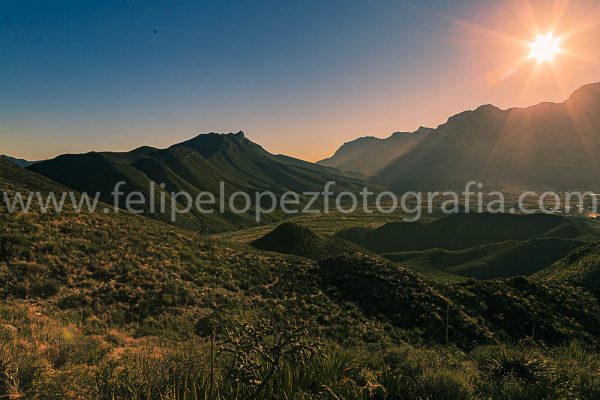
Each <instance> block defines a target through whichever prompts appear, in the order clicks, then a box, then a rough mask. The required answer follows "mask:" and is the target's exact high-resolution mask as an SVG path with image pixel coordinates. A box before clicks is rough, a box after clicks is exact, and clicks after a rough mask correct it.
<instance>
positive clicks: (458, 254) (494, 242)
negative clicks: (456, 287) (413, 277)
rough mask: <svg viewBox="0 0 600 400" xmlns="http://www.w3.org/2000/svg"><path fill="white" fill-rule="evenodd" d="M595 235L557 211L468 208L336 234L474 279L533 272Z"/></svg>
mask: <svg viewBox="0 0 600 400" xmlns="http://www.w3.org/2000/svg"><path fill="white" fill-rule="evenodd" d="M599 235H600V233H598V232H596V230H595V229H593V228H591V227H590V226H588V225H587V224H586V223H585V222H580V221H578V220H571V219H567V218H564V217H561V216H557V215H545V214H534V215H513V214H472V213H465V214H454V215H450V216H446V217H444V218H440V219H438V220H435V221H433V222H430V223H426V224H421V223H406V222H394V223H389V224H386V225H384V226H382V227H380V228H377V229H366V228H351V229H346V230H342V231H340V232H338V233H337V236H338V237H340V238H343V239H346V240H348V241H351V242H353V243H356V244H357V245H360V246H362V247H364V248H366V249H369V250H371V251H373V252H375V253H378V254H381V255H382V256H384V257H386V258H388V259H389V260H392V261H395V262H399V263H401V264H402V265H406V266H409V267H411V268H412V269H414V270H415V271H418V272H421V273H423V274H425V275H427V276H433V275H435V273H436V272H440V273H445V274H456V275H460V276H464V277H470V278H477V279H493V278H500V277H511V276H517V275H532V274H534V273H536V272H538V271H540V270H543V269H544V268H547V267H549V266H550V265H552V264H553V263H554V262H556V261H558V260H560V259H562V258H563V257H565V256H567V255H568V254H570V253H571V252H572V251H574V250H576V249H577V248H579V247H581V246H583V245H585V244H586V243H587V242H594V241H596V240H598V239H599V238H600V236H599ZM432 274H433V275H432ZM442 278H444V279H446V278H445V277H442Z"/></svg>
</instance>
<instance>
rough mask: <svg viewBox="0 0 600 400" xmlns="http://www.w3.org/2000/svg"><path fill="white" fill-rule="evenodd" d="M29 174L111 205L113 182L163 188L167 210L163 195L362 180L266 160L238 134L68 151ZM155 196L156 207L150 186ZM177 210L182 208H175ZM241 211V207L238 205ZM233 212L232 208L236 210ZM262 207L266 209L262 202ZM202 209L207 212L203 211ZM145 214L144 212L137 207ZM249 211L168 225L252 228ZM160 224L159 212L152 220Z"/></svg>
mask: <svg viewBox="0 0 600 400" xmlns="http://www.w3.org/2000/svg"><path fill="white" fill-rule="evenodd" d="M30 169H31V170H32V171H35V172H37V173H40V174H42V175H45V176H47V177H49V178H51V179H54V180H56V181H57V182H60V183H62V184H64V185H66V186H69V187H71V188H74V189H76V190H79V191H82V192H83V191H85V192H91V193H96V192H101V193H102V196H101V199H102V200H104V201H106V202H108V203H111V204H112V202H113V197H112V195H111V192H112V191H113V188H114V185H115V184H116V183H117V182H119V181H125V182H126V184H125V185H124V186H122V187H121V190H122V191H123V192H124V193H125V195H124V196H122V198H121V200H122V201H124V198H125V197H126V195H127V194H128V193H131V192H133V191H139V192H141V193H143V194H144V195H145V197H146V199H149V198H150V193H149V192H150V183H151V182H152V181H153V182H156V183H157V186H158V184H159V183H164V184H165V185H166V186H165V191H166V192H167V193H166V196H167V203H168V204H167V209H170V204H171V198H170V196H169V193H171V192H173V193H177V192H181V191H185V192H187V193H189V194H190V195H192V196H193V197H196V196H197V195H198V194H199V193H200V192H202V191H209V192H211V193H213V194H215V196H216V197H217V204H218V201H219V199H218V197H219V192H220V182H224V183H225V193H226V194H227V195H228V196H229V195H231V194H232V193H233V192H235V191H240V190H241V191H245V192H247V193H249V194H250V195H251V197H254V195H253V193H254V192H255V191H267V190H269V191H272V192H274V193H275V194H281V193H283V192H285V191H288V190H292V191H295V192H299V193H301V192H304V191H322V188H323V185H324V184H325V183H326V182H328V181H335V182H336V183H337V186H335V187H334V188H333V189H334V190H357V191H358V189H359V187H361V185H362V183H361V181H360V180H359V179H358V178H353V177H349V176H347V175H344V174H342V173H340V172H339V171H337V170H334V169H331V168H328V167H324V166H318V165H315V164H311V163H308V162H304V161H300V160H295V159H292V158H288V157H278V156H274V155H272V154H270V153H268V152H267V151H265V150H264V149H263V148H262V147H260V146H259V145H257V144H255V143H253V142H251V141H250V140H248V139H247V138H246V137H245V136H244V134H243V133H242V132H239V133H236V134H233V133H231V134H225V135H222V134H217V133H210V134H206V135H200V136H197V137H195V138H193V139H191V140H188V141H186V142H183V143H179V144H176V145H173V146H171V147H169V148H167V149H155V148H151V147H141V148H139V149H136V150H133V151H131V152H127V153H96V152H92V153H87V154H68V155H62V156H59V157H57V158H55V159H53V160H49V161H45V162H42V163H39V164H36V165H34V166H31V167H30ZM156 190H157V194H156V196H155V201H156V204H155V205H156V207H155V210H159V209H160V208H159V204H158V200H159V194H158V190H159V189H158V187H157V188H156ZM179 207H180V208H184V204H180V206H179ZM242 207H243V205H242ZM242 207H240V208H242ZM265 207H268V205H266V206H265ZM205 208H207V207H205ZM145 211H146V213H147V214H148V215H151V214H150V212H149V207H148V206H147V207H146V209H145ZM251 211H252V209H251V210H250V212H248V213H246V214H245V215H236V214H234V213H227V212H226V213H225V214H220V213H217V212H214V213H212V214H206V213H201V212H199V211H198V210H195V209H194V210H192V211H191V212H190V213H187V214H185V215H183V214H182V215H179V217H178V221H177V223H176V225H178V226H181V227H185V228H190V229H199V230H203V231H206V230H220V229H224V228H230V227H235V226H242V225H246V224H250V223H253V221H254V219H253V214H252V212H251ZM154 216H155V217H157V218H158V219H162V220H165V221H166V220H167V216H166V215H154ZM269 218H271V220H277V219H278V218H281V215H278V214H273V215H271V216H268V215H266V216H264V219H265V220H266V221H269Z"/></svg>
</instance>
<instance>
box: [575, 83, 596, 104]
mask: <svg viewBox="0 0 600 400" xmlns="http://www.w3.org/2000/svg"><path fill="white" fill-rule="evenodd" d="M589 99H596V100H598V99H600V82H596V83H590V84H588V85H585V86H582V87H580V88H579V89H577V90H575V91H574V92H573V93H572V94H571V97H569V100H567V101H568V102H573V101H579V100H581V101H586V100H589Z"/></svg>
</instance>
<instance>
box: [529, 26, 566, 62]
mask: <svg viewBox="0 0 600 400" xmlns="http://www.w3.org/2000/svg"><path fill="white" fill-rule="evenodd" d="M560 42H561V39H560V38H557V37H554V34H553V33H552V32H549V33H547V34H545V35H542V34H539V35H538V36H537V38H536V39H535V40H534V41H533V42H531V43H529V48H530V49H531V52H530V53H529V58H535V59H536V60H537V62H538V64H541V63H543V62H551V61H553V60H554V57H555V56H556V55H557V54H559V53H560V52H561V51H562V50H561V48H560Z"/></svg>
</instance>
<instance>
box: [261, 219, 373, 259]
mask: <svg viewBox="0 0 600 400" xmlns="http://www.w3.org/2000/svg"><path fill="white" fill-rule="evenodd" d="M251 245H252V246H253V247H255V248H257V249H260V250H266V251H272V252H277V253H282V254H291V255H296V256H299V257H306V258H310V259H312V260H319V259H321V258H325V257H328V256H332V255H336V254H355V253H358V254H360V253H364V252H365V250H364V249H362V248H361V247H358V246H355V245H354V244H352V243H350V242H347V241H345V240H343V239H340V238H337V237H333V236H326V235H320V234H317V233H315V232H313V231H312V230H310V229H309V228H305V227H303V226H301V225H298V224H295V223H291V222H284V223H282V224H280V225H279V226H277V227H276V228H275V229H274V230H272V231H271V232H269V233H267V234H266V235H264V236H262V237H260V238H258V239H256V240H254V241H252V243H251Z"/></svg>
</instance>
